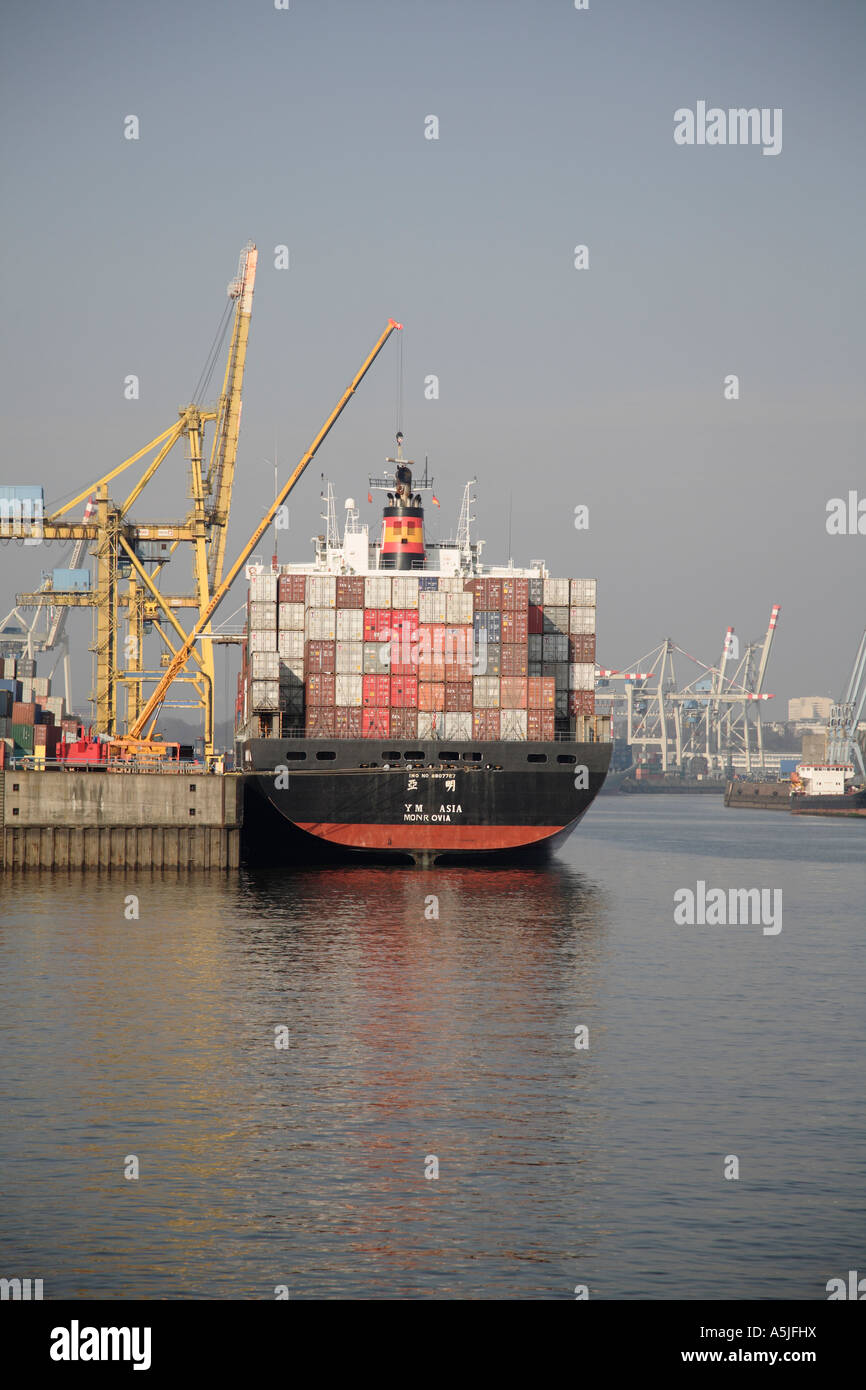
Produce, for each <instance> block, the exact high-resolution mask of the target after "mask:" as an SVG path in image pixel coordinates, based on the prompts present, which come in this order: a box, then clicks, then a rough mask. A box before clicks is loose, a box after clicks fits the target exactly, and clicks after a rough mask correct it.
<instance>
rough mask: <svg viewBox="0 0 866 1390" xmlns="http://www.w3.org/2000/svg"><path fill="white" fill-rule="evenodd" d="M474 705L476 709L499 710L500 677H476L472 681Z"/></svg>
mask: <svg viewBox="0 0 866 1390" xmlns="http://www.w3.org/2000/svg"><path fill="white" fill-rule="evenodd" d="M472 703H473V705H474V706H475V708H476V709H498V708H499V677H498V676H475V677H474V679H473V681H472Z"/></svg>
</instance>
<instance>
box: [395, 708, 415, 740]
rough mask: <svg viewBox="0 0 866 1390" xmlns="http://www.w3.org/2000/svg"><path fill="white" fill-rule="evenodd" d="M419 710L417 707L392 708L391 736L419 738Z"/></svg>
mask: <svg viewBox="0 0 866 1390" xmlns="http://www.w3.org/2000/svg"><path fill="white" fill-rule="evenodd" d="M417 737H418V711H417V710H415V709H392V710H391V732H390V734H389V738H397V739H400V738H417Z"/></svg>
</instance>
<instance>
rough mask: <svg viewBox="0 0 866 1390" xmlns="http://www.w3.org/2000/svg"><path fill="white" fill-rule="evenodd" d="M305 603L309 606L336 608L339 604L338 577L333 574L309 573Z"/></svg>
mask: <svg viewBox="0 0 866 1390" xmlns="http://www.w3.org/2000/svg"><path fill="white" fill-rule="evenodd" d="M304 601H305V603H306V605H307V607H308V608H336V606H337V577H336V575H333V574H309V575H307V594H306V598H305V600H304Z"/></svg>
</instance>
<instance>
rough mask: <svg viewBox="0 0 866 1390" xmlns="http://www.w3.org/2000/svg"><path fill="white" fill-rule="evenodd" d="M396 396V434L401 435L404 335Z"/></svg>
mask: <svg viewBox="0 0 866 1390" xmlns="http://www.w3.org/2000/svg"><path fill="white" fill-rule="evenodd" d="M395 395H396V398H397V421H396V427H395V432H396V433H397V434H399V433H400V432H401V431H402V429H403V334H402V333H401V334H400V342H399V345H398V349H397V386H396V391H395Z"/></svg>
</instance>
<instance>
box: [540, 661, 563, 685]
mask: <svg viewBox="0 0 866 1390" xmlns="http://www.w3.org/2000/svg"><path fill="white" fill-rule="evenodd" d="M541 674H542V675H543V676H548V677H550V676H552V677H553V679H554V681H555V682H556V689H557V691H559V690H568V662H567V661H545V662H542V666H541Z"/></svg>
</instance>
